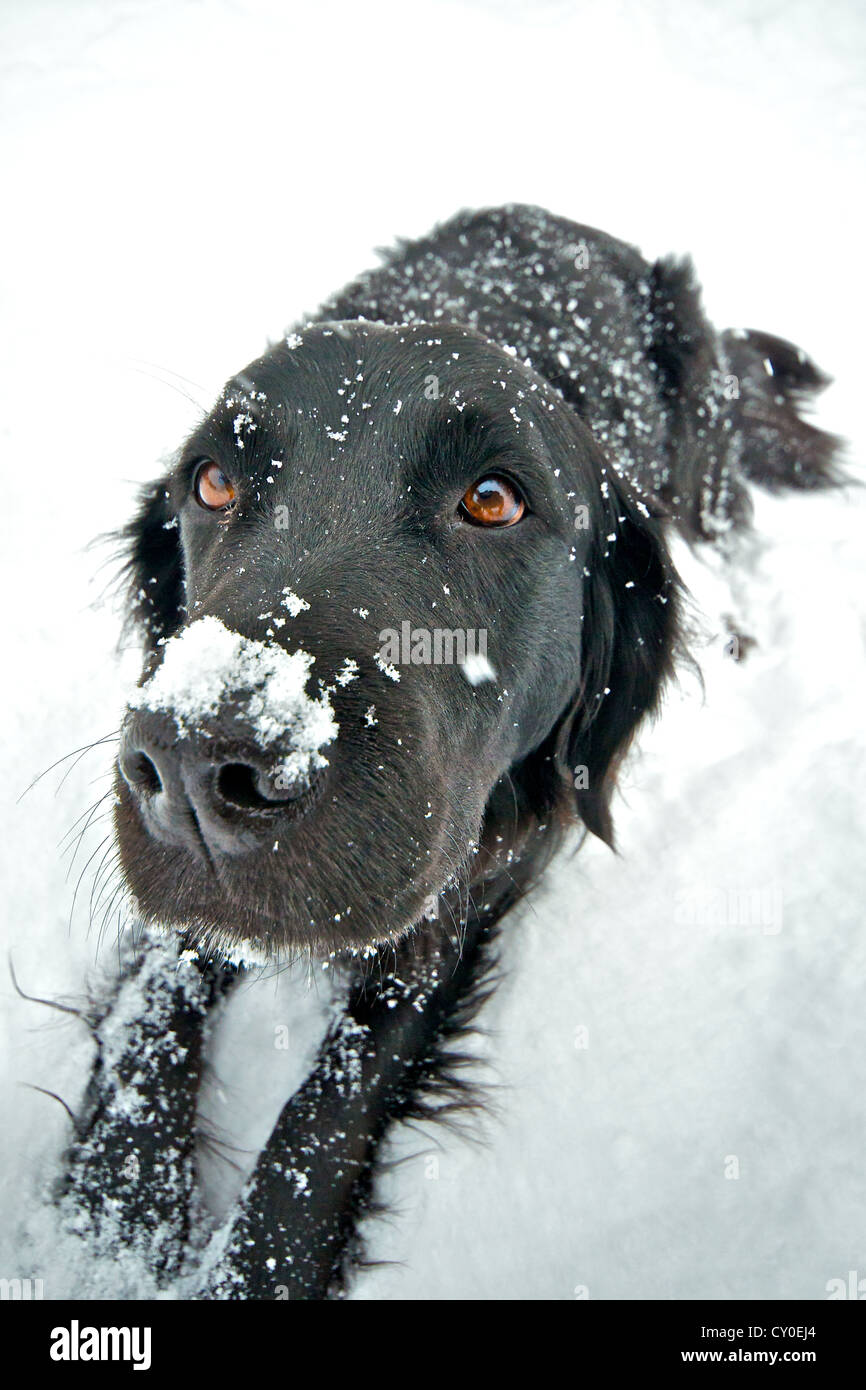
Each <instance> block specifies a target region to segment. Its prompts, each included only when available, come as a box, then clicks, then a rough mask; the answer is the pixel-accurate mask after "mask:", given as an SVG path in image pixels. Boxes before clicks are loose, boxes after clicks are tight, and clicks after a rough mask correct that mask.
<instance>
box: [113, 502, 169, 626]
mask: <svg viewBox="0 0 866 1390" xmlns="http://www.w3.org/2000/svg"><path fill="white" fill-rule="evenodd" d="M120 541H121V545H122V548H123V551H124V554H125V563H124V577H125V579H126V583H127V593H128V598H127V613H128V618H129V621H130V623H132V624H133V625H134V626H135V627H136V628H138V629H139V630H140V631H141V632H142V633H143V635H144V637H145V638H146V640H147V643H148V645H149V647H150V648H151V649H153V648H154V647H155V645H156V643H157V642H158V641H159V640H160V638H165V637H170V636H171V634H172V633H173V632H176V631H177V629H178V628H179V627H180V625H181V623H182V621H183V615H184V575H183V556H182V554H181V548H180V532H179V530H178V522H177V518H176V516H175V514H174V511H173V509H172V506H171V496H170V493H169V488H168V478H160V479H159V481H158V482H156V483H153V484H151V486H149V487H147V488H145V489H144V491H143V492H142V494H141V497H140V500H139V505H138V510H137V511H136V514H135V516H134V517H133V519H132V521H130V522H129V524H128V525H127V526H125V527H124V528H123V530H122V531H121V533H120Z"/></svg>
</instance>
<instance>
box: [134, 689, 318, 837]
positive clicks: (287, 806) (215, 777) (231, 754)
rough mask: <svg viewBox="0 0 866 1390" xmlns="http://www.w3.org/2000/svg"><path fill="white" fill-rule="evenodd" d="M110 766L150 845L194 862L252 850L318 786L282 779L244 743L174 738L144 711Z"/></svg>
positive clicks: (312, 780)
mask: <svg viewBox="0 0 866 1390" xmlns="http://www.w3.org/2000/svg"><path fill="white" fill-rule="evenodd" d="M118 766H119V768H120V773H121V776H122V777H123V780H124V782H125V783H126V785H127V787H128V788H129V790H130V792H131V793H132V795H133V797H134V798H135V801H136V804H137V806H138V809H139V812H140V814H141V817H142V820H143V821H144V824H145V827H146V829H147V830H148V831H149V833H150V834H151V835H152V836H153V837H154V839H156V840H159V841H160V842H161V843H162V844H167V845H173V846H175V847H179V848H184V849H187V850H191V851H192V852H193V853H196V854H198V855H200V856H201V855H204V854H210V855H213V854H242V853H244V851H246V850H250V849H254V848H257V847H258V846H260V844H261V842H262V839H263V836H265V835H267V834H268V833H269V832H270V831H272V830H273V828H274V822H276V821H277V820H281V819H285V818H286V817H292V818H296V817H298V816H300V815H303V814H305V813H306V811H307V810H308V809H309V807H310V806H311V805H312V804H313V802H314V801H315V800H316V799H317V797H318V793H319V791H320V789H321V787H320V784H321V780H322V778H321V774H320V773H313V774H312V776H311V777H309V778H308V779H305V780H304V781H298V780H295V781H290V780H288V779H286V778H285V777H284V776H281V775H280V773H279V772H278V771H275V769H274V766H273V762H272V760H269V759H268V758H267V757H266V756H265V754H264V753H263V752H262V751H261V750H260V749H259V748H258V747H257V746H256V744H255V743H254V742H253V741H252V740H251V739H243V738H242V739H235V738H233V739H232V742H231V745H230V747H229V748H227V747H226V745H222V747H221V746H220V743H219V741H218V740H217V739H213V738H207V737H204V736H197V735H195V736H191V737H182V738H178V737H177V731H176V730H172V728H171V727H170V724H169V721H166V720H165V719H164V718H163V717H162V716H161V715H158V714H154V713H152V712H149V711H142V712H139V713H137V714H136V715H135V716H134V717H133V718H132V719H130V720H129V721H128V723H127V725H126V728H125V729H124V731H123V735H122V738H121V746H120V752H119V755H118Z"/></svg>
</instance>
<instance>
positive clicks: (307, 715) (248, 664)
mask: <svg viewBox="0 0 866 1390" xmlns="http://www.w3.org/2000/svg"><path fill="white" fill-rule="evenodd" d="M306 606H307V607H309V605H306ZM314 661H315V657H312V656H310V654H309V652H305V651H304V650H303V649H302V648H296V649H295V650H294V651H291V652H287V651H285V650H284V649H283V648H282V647H278V646H276V645H275V644H274V643H267V642H258V641H255V640H254V639H252V638H250V637H243V636H242V635H241V634H240V633H238V632H232V631H231V630H230V629H229V628H227V627H226V626H225V624H224V623H222V622H221V621H220V620H219V618H215V617H212V616H208V617H205V618H197V619H196V620H195V622H192V623H190V624H189V626H188V627H186V628H184V629H183V631H182V632H180V633H179V634H178V635H177V636H176V637H170V638H169V640H168V641H167V642H166V643H165V647H164V653H163V659H162V664H161V665H160V666H158V667H157V669H156V671H155V672H154V674H153V675H152V676H151V677H150V679H149V680H148V681H147V682H146V683H145V685H143V686H142V687H141V689H140V690H136V691H133V693H132V695H131V696H130V697H129V701H128V703H129V704H130V706H131V707H133V708H143V709H149V710H165V711H166V712H167V713H168V714H170V715H171V716H172V717H173V719H174V722H175V724H176V725H177V728H178V731H179V732H180V733H181V734H183V735H186V734H189V733H190V732H193V731H194V730H195V729H196V728H198V727H200V725H201V723H202V721H203V720H205V719H206V718H207V716H208V715H213V714H216V712H217V710H218V709H219V708H220V706H221V705H223V704H225V703H232V704H234V705H236V706H237V712H236V717H237V718H238V719H243V720H244V721H245V723H246V724H248V725H249V726H250V727H251V728H252V730H253V732H254V734H255V736H256V740H257V741H258V742H259V743H262V744H264V745H265V746H266V747H269V746H270V745H271V744H274V743H280V744H282V745H285V746H286V748H287V749H288V750H289V751H287V752H286V753H285V754H284V756H283V757H282V758H281V762H280V768H279V771H280V774H281V775H282V776H284V777H286V778H287V779H288V780H289V781H291V782H303V781H304V780H307V779H308V778H309V775H310V773H311V772H312V771H314V770H315V769H316V768H322V767H327V765H328V760H327V758H326V757H325V756H324V755H323V753H322V751H321V750H322V748H324V747H325V746H326V745H327V744H329V743H332V742H333V741H334V739H335V738H336V737H337V734H338V733H339V730H340V726H339V724H338V723H337V721H336V719H335V718H334V711H333V708H332V706H331V702H330V699H329V697H328V692H327V690H325V691H323V692H322V694H321V695H320V696H319V697H318V698H317V699H313V698H312V697H311V696H310V695H308V694H307V692H306V685H307V682H308V680H309V677H310V669H311V667H312V665H313V662H314ZM337 679H338V680H339V679H340V677H339V676H338V678H337ZM341 683H345V682H341Z"/></svg>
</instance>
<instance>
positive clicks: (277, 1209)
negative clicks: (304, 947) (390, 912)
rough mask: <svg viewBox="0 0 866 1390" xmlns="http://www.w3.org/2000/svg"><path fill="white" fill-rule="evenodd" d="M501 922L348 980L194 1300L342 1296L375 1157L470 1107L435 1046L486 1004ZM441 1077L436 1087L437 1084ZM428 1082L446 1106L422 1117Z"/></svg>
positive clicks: (404, 949)
mask: <svg viewBox="0 0 866 1390" xmlns="http://www.w3.org/2000/svg"><path fill="white" fill-rule="evenodd" d="M499 915H501V909H500V911H497V912H496V914H495V917H494V914H493V913H492V912H487V911H482V913H481V916H480V917H479V916H478V915H476V914H475V913H473V914H472V917H471V919H470V922H469V924H468V926H467V930H466V935H465V938H464V940H463V942H462V948H460V949H458V947H457V946H456V945H455V944H454V943H453V942H451V941H449V940H448V938H447V937H446V936H445V935H444V934H441V933H440V932H439V931H438V930H437V931H436V933H435V935H434V936H430V937H426V936H418V937H416V938H413V939H412V940H410V941H409V942H408V943H406V944H404V945H403V946H401V947H400V948H399V949H398V950H397V951H396V952H393V951H392V952H389V953H388V954H389V955H390V959H391V962H392V968H390V969H387V968H386V966H385V953H384V952H383V953H382V956H381V959H380V961H379V962H377V964H380V965H382V967H383V973H382V974H381V976H380V975H379V974H378V972H377V973H376V974H375V977H374V975H373V973H372V972H371V973H370V974H369V975H368V976H367V977H366V979H365V980H356V981H355V983H354V985H353V987H352V989H351V992H350V996H349V999H348V1003H347V1008H346V1011H345V1013H344V1014H343V1016H342V1017H341V1018H340V1020H339V1022H338V1023H337V1025H336V1026H335V1027H334V1029H333V1030H332V1032H331V1033H330V1035H329V1037H328V1038H327V1040H326V1041H325V1043H324V1044H323V1047H322V1051H321V1052H320V1054H319V1058H318V1061H317V1064H316V1066H315V1069H314V1070H313V1072H312V1073H311V1075H310V1076H309V1077H308V1079H307V1081H306V1082H305V1083H304V1085H303V1086H302V1087H301V1088H300V1090H299V1091H297V1093H296V1094H295V1095H294V1096H293V1097H292V1099H291V1100H290V1101H289V1103H288V1104H287V1105H286V1106H285V1107H284V1109H283V1112H282V1114H281V1115H280V1118H279V1120H278V1121H277V1124H276V1127H275V1128H274V1131H273V1133H272V1134H271V1137H270V1139H269V1140H268V1143H267V1146H266V1147H265V1149H264V1150H263V1151H262V1153H261V1155H260V1156H259V1159H258V1162H257V1164H256V1167H255V1169H254V1171H253V1174H252V1177H251V1179H250V1181H249V1183H248V1185H247V1188H246V1190H245V1192H244V1195H243V1196H242V1198H241V1200H240V1203H239V1206H238V1208H237V1210H236V1215H235V1217H234V1220H233V1222H232V1223H231V1225H230V1226H229V1227H228V1230H227V1232H226V1233H223V1234H222V1237H216V1238H215V1241H214V1247H217V1245H218V1243H219V1242H220V1240H222V1249H221V1251H220V1252H219V1253H217V1250H216V1248H212V1257H213V1260H214V1263H213V1264H212V1266H211V1268H210V1272H209V1274H208V1275H207V1276H206V1279H205V1282H204V1287H203V1291H202V1294H201V1296H202V1297H205V1298H217V1299H279V1298H293V1299H321V1298H325V1297H327V1296H328V1293H329V1292H331V1293H333V1292H335V1291H338V1290H339V1289H340V1287H341V1286H342V1280H343V1277H344V1275H345V1272H346V1269H347V1266H348V1265H349V1264H350V1263H351V1260H352V1256H353V1254H355V1253H356V1249H355V1246H356V1237H355V1225H356V1222H357V1220H358V1219H359V1218H360V1216H361V1215H362V1214H363V1212H364V1210H365V1208H367V1207H368V1204H369V1195H370V1189H371V1186H372V1177H373V1173H374V1164H375V1158H376V1151H377V1148H378V1145H379V1142H380V1141H381V1139H382V1137H383V1135H384V1133H385V1131H386V1129H387V1128H388V1126H389V1125H390V1124H391V1123H393V1121H395V1120H398V1119H401V1118H408V1117H410V1116H418V1115H420V1114H425V1113H426V1114H433V1113H436V1110H437V1109H439V1113H440V1114H441V1113H442V1110H443V1108H444V1109H450V1108H454V1106H455V1105H460V1104H461V1103H462V1104H464V1105H465V1104H466V1103H467V1101H469V1100H470V1098H471V1094H472V1089H471V1087H469V1086H467V1085H466V1084H465V1083H462V1082H461V1081H460V1080H459V1079H455V1078H454V1076H453V1071H454V1068H455V1067H459V1065H460V1063H461V1061H464V1062H465V1061H466V1060H467V1059H466V1058H465V1057H464V1058H461V1057H459V1056H455V1055H454V1054H453V1053H452V1052H450V1051H449V1050H447V1048H446V1047H444V1044H445V1043H447V1041H448V1040H449V1039H450V1038H453V1037H454V1036H455V1035H457V1034H459V1033H460V1032H461V1031H463V1030H464V1029H465V1028H466V1026H467V1024H468V1023H469V1022H470V1021H471V1018H472V1017H473V1016H474V1012H475V1010H476V1008H477V1007H478V1006H479V1004H480V1003H481V1002H483V999H484V998H486V996H487V993H488V992H489V989H488V988H487V987H486V985H485V980H486V977H487V970H488V961H489V955H490V952H489V944H490V942H491V940H492V937H493V921H494V920H495V919H496V918H498V916H499ZM443 1073H444V1076H443ZM437 1078H438V1079H439V1080H441V1081H443V1085H444V1089H445V1094H444V1095H443V1096H442V1098H441V1102H440V1105H439V1106H437V1105H436V1104H435V1103H433V1104H432V1105H429V1106H425V1104H424V1097H425V1094H427V1095H430V1094H431V1093H433V1092H435V1085H436V1081H437Z"/></svg>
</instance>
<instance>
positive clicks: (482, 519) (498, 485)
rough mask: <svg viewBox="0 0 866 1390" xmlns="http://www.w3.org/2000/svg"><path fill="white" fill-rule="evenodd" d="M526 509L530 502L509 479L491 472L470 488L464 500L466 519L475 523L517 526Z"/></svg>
mask: <svg viewBox="0 0 866 1390" xmlns="http://www.w3.org/2000/svg"><path fill="white" fill-rule="evenodd" d="M525 511H526V503H525V502H524V500H523V498H522V497H521V495H520V493H519V492H518V490H517V486H516V485H515V484H514V483H512V482H511V480H510V479H509V478H503V477H502V476H501V475H500V474H498V473H489V474H488V475H487V477H486V478H479V479H478V482H477V483H473V484H472V486H471V487H470V488H467V489H466V491H465V492H464V494H463V497H462V499H461V502H460V513H461V515H462V516H463V518H464V520H466V521H471V522H472V523H473V525H474V526H513V525H514V523H515V522H516V521H519V520H520V518H521V517H522V516H523V514H524V512H525Z"/></svg>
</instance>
